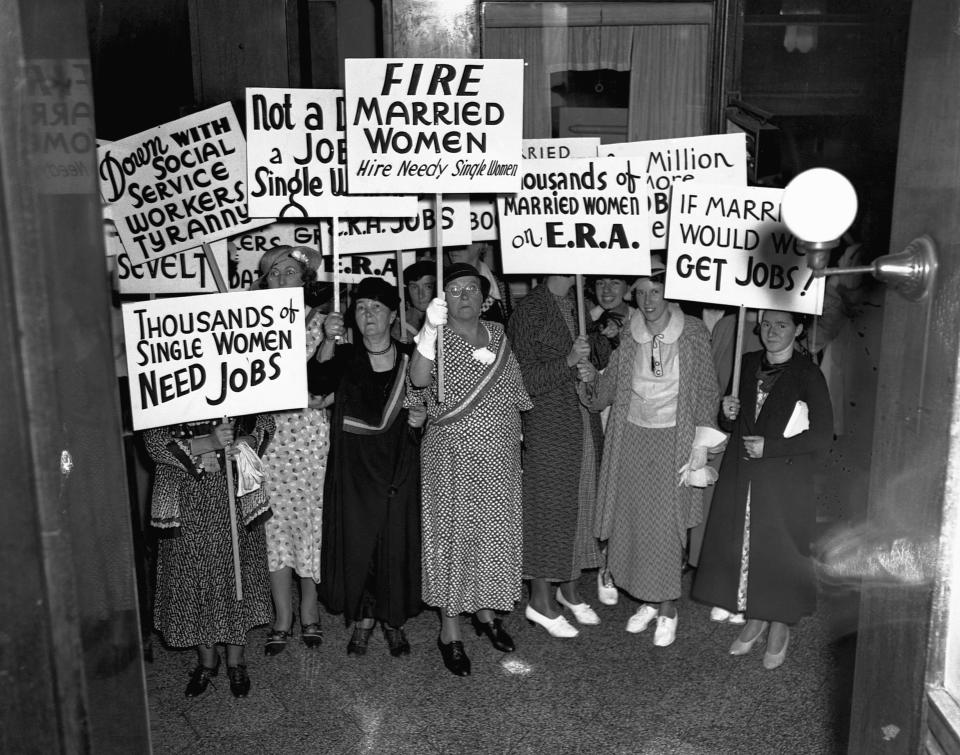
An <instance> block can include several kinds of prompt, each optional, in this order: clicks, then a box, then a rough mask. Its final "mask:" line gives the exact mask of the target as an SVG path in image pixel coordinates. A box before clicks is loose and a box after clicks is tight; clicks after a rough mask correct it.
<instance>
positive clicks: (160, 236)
mask: <svg viewBox="0 0 960 755" xmlns="http://www.w3.org/2000/svg"><path fill="white" fill-rule="evenodd" d="M97 161H98V167H97V170H98V173H99V176H100V193H101V195H102V197H103V200H104V201H105V202H106V203H107V204H109V205H111V212H112V213H113V218H114V221H115V222H116V225H117V232H118V233H119V234H120V240H121V241H122V242H123V247H124V249H126V251H127V254H128V255H129V256H130V260H131V262H132V263H133V264H135V265H139V264H141V263H143V262H147V261H149V260H153V259H157V258H158V257H163V256H164V255H167V254H176V253H177V252H183V251H186V250H188V249H193V248H194V247H197V246H200V244H201V242H204V241H207V242H209V241H213V240H215V239H221V238H226V237H227V236H230V235H232V234H235V233H239V232H240V231H243V230H245V229H248V228H254V227H256V226H258V225H263V223H265V222H267V221H264V220H250V218H249V217H248V215H247V193H246V177H245V176H246V147H245V143H244V139H243V132H241V130H240V125H239V124H238V122H237V118H236V115H234V112H233V107H232V106H231V105H230V103H224V104H222V105H217V106H215V107H212V108H209V109H207V110H202V111H200V112H199V113H192V114H191V115H188V116H185V117H183V118H179V119H178V120H175V121H171V122H170V123H166V124H164V125H162V126H158V127H157V128H152V129H150V130H148V131H144V132H142V133H139V134H136V135H135V136H130V137H127V138H126V139H120V140H118V141H115V142H111V143H109V144H106V145H104V146H102V147H99V148H98V149H97Z"/></svg>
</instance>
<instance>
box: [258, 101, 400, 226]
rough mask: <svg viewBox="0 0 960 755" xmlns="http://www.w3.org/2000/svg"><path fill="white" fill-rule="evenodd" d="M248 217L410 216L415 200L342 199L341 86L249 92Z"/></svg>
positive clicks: (344, 189)
mask: <svg viewBox="0 0 960 755" xmlns="http://www.w3.org/2000/svg"><path fill="white" fill-rule="evenodd" d="M246 103H247V118H246V124H247V187H248V204H249V212H250V216H251V217H256V218H327V217H358V216H362V217H368V216H393V217H400V216H402V217H410V216H412V215H413V214H414V213H415V212H416V197H413V196H396V195H395V196H383V195H380V196H377V195H363V194H359V195H358V194H354V195H350V196H348V195H347V177H346V164H347V139H346V135H345V133H344V123H343V115H344V110H343V90H342V89H275V88H248V89H247V98H246Z"/></svg>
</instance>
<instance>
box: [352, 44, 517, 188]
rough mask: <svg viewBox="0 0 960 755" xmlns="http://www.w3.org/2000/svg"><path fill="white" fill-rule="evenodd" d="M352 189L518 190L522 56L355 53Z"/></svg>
mask: <svg viewBox="0 0 960 755" xmlns="http://www.w3.org/2000/svg"><path fill="white" fill-rule="evenodd" d="M345 77H346V99H347V167H348V170H347V175H348V178H347V182H348V186H349V189H350V192H351V193H369V194H383V193H386V192H390V191H403V192H410V193H418V194H441V193H459V194H468V193H470V192H514V191H517V189H518V188H519V186H520V174H519V165H518V163H519V162H520V157H519V156H520V137H521V133H522V125H523V61H522V60H459V59H432V58H431V59H424V60H416V59H390V58H387V59H370V58H364V59H348V60H347V61H346V63H345Z"/></svg>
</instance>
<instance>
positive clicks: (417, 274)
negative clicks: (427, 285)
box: [403, 260, 437, 283]
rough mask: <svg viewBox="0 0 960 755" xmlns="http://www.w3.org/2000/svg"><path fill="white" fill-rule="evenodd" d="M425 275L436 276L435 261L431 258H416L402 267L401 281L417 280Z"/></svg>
mask: <svg viewBox="0 0 960 755" xmlns="http://www.w3.org/2000/svg"><path fill="white" fill-rule="evenodd" d="M425 275H432V276H433V277H436V276H437V263H436V262H434V261H433V260H418V261H417V262H414V263H413V264H412V265H407V266H406V267H405V268H403V282H404V283H410V282H411V281H418V280H420V279H421V278H422V277H423V276H425Z"/></svg>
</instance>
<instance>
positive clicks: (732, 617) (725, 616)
mask: <svg viewBox="0 0 960 755" xmlns="http://www.w3.org/2000/svg"><path fill="white" fill-rule="evenodd" d="M710 621H719V622H722V623H723V622H725V623H727V624H746V623H747V620H746V619H745V618H744V617H743V614H742V613H730V611H728V610H727V609H726V608H721V607H720V606H714V607H713V608H711V609H710Z"/></svg>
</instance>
